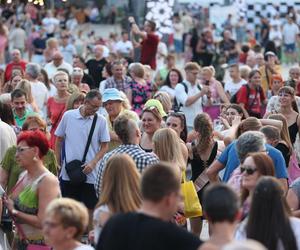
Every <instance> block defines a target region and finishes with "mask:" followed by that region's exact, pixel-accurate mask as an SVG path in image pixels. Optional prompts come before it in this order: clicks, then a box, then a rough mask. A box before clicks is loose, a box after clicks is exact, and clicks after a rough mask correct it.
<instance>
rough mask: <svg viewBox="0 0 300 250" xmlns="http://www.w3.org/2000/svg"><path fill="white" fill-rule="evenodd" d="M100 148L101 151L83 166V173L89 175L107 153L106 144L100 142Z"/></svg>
mask: <svg viewBox="0 0 300 250" xmlns="http://www.w3.org/2000/svg"><path fill="white" fill-rule="evenodd" d="M100 147H101V149H100V151H99V152H98V153H97V154H96V156H95V157H94V159H93V160H91V161H90V162H88V163H87V164H85V165H84V169H83V170H82V172H83V173H85V174H89V173H90V172H92V171H93V170H94V168H95V167H96V166H97V163H98V162H99V161H100V160H101V159H102V158H103V156H104V154H105V153H106V152H107V150H108V142H101V144H100Z"/></svg>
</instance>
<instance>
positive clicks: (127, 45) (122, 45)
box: [115, 40, 133, 54]
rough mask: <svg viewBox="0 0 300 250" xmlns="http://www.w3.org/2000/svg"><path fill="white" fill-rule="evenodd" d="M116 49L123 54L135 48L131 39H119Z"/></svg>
mask: <svg viewBox="0 0 300 250" xmlns="http://www.w3.org/2000/svg"><path fill="white" fill-rule="evenodd" d="M115 50H116V51H117V52H119V53H121V54H129V53H130V51H132V50H133V46H132V42H131V41H126V42H124V41H122V40H121V41H119V42H117V43H116V45H115Z"/></svg>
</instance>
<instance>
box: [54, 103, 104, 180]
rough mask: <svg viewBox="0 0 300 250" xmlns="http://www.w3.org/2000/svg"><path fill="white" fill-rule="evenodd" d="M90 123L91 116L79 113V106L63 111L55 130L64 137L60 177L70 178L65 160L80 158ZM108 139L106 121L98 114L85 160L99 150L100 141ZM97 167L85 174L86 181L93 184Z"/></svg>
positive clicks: (91, 120)
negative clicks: (63, 153)
mask: <svg viewBox="0 0 300 250" xmlns="http://www.w3.org/2000/svg"><path fill="white" fill-rule="evenodd" d="M92 123H93V116H89V117H83V116H82V115H81V114H80V111H79V108H78V109H75V110H69V111H67V112H65V113H64V115H63V117H62V119H61V121H60V123H59V125H58V127H57V129H56V131H55V135H56V136H59V137H64V139H65V159H66V160H65V161H64V162H63V163H62V165H63V166H62V170H61V173H60V177H61V178H62V179H63V180H66V181H68V180H70V179H69V176H68V174H67V172H66V169H65V162H70V161H73V160H82V158H83V154H84V150H85V145H86V142H87V139H88V135H89V133H90V129H91V126H92ZM109 141H110V137H109V131H108V126H107V122H106V120H105V118H104V117H103V116H102V115H100V114H98V118H97V122H96V126H95V130H94V133H93V136H92V140H91V144H90V146H89V149H88V152H87V155H86V162H87V163H88V162H90V161H91V160H93V159H94V158H95V156H96V154H97V153H98V152H99V151H100V150H101V146H100V144H101V143H103V142H109ZM97 169H98V167H96V168H95V169H94V170H93V171H92V172H91V173H89V174H88V175H87V181H86V183H89V184H95V181H96V176H97Z"/></svg>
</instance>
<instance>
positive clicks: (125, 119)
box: [95, 113, 158, 194]
mask: <svg viewBox="0 0 300 250" xmlns="http://www.w3.org/2000/svg"><path fill="white" fill-rule="evenodd" d="M114 133H115V137H118V139H119V140H120V141H121V145H120V146H118V147H117V148H115V149H114V150H113V151H111V152H109V153H107V154H105V156H104V157H103V159H102V160H101V162H100V167H99V170H98V175H97V183H96V186H95V187H96V190H97V194H100V192H101V190H100V189H101V185H102V178H103V173H104V169H105V165H106V162H107V161H108V160H109V158H110V157H111V156H113V155H115V154H122V153H126V154H128V155H129V156H131V158H132V159H133V160H134V161H135V163H136V166H137V168H138V170H139V171H140V172H143V171H144V170H145V169H146V168H147V167H149V166H150V165H152V164H154V163H157V162H158V158H157V157H156V156H155V155H154V154H150V153H146V152H145V151H144V150H142V149H141V148H140V146H139V142H140V139H141V132H140V130H139V127H138V125H137V122H136V121H135V120H134V119H132V117H130V115H128V114H126V113H125V114H121V115H119V116H118V117H117V118H116V120H115V121H114Z"/></svg>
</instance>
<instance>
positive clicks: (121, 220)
mask: <svg viewBox="0 0 300 250" xmlns="http://www.w3.org/2000/svg"><path fill="white" fill-rule="evenodd" d="M141 193H142V197H143V199H142V205H141V209H140V211H139V212H138V213H126V214H120V215H117V216H115V217H112V218H111V219H110V220H109V221H108V222H107V224H106V225H105V227H104V229H103V231H102V232H101V235H100V239H99V242H98V245H97V248H96V249H97V250H108V249H109V250H119V249H122V250H127V249H128V250H129V249H130V250H141V249H143V250H150V249H151V250H153V249H155V250H160V249H164V250H166V249H172V250H196V249H197V248H198V247H199V245H200V244H201V241H200V239H199V238H197V237H196V236H194V235H192V234H190V233H189V232H187V231H186V230H184V229H182V228H180V227H178V226H177V225H175V224H173V223H170V220H171V219H172V217H173V215H174V214H175V213H176V211H178V208H179V203H180V201H181V194H180V180H179V177H178V175H177V174H176V173H175V171H174V168H173V167H172V166H170V165H168V164H166V163H158V164H155V165H153V167H151V168H149V169H147V170H146V171H145V172H144V174H143V177H142V181H141Z"/></svg>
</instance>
